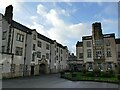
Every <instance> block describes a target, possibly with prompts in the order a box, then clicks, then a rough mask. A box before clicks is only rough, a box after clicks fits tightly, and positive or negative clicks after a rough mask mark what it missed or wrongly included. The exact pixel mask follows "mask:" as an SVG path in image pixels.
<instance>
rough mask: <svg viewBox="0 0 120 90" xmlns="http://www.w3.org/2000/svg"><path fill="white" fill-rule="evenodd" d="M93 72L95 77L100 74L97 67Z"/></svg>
mask: <svg viewBox="0 0 120 90" xmlns="http://www.w3.org/2000/svg"><path fill="white" fill-rule="evenodd" d="M93 73H94V76H96V77H99V76H100V75H101V71H100V70H99V69H95V70H94V71H93Z"/></svg>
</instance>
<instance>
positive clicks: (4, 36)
mask: <svg viewBox="0 0 120 90" xmlns="http://www.w3.org/2000/svg"><path fill="white" fill-rule="evenodd" d="M6 35H7V31H3V33H2V40H5V39H6Z"/></svg>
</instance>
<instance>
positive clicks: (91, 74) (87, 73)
mask: <svg viewBox="0 0 120 90" xmlns="http://www.w3.org/2000/svg"><path fill="white" fill-rule="evenodd" d="M86 76H88V77H94V73H93V72H86Z"/></svg>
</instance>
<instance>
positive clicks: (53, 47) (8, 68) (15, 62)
mask: <svg viewBox="0 0 120 90" xmlns="http://www.w3.org/2000/svg"><path fill="white" fill-rule="evenodd" d="M10 10H11V11H10ZM12 16H13V14H12V6H11V5H10V6H8V7H7V8H6V12H5V15H2V14H0V32H1V33H0V37H2V38H0V39H1V42H2V43H1V42H0V55H1V59H0V66H1V69H2V73H1V75H2V77H3V78H14V77H21V76H31V75H40V74H41V72H44V73H45V74H48V73H57V72H60V71H63V70H65V69H66V67H67V64H66V60H68V49H67V46H63V45H62V44H60V43H58V42H57V41H56V40H52V39H50V38H48V37H46V36H44V35H41V34H40V33H38V32H37V30H36V29H30V28H28V27H26V26H24V25H22V24H20V23H18V22H16V21H14V20H12Z"/></svg>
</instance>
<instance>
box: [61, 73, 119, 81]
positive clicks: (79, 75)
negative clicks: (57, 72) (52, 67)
mask: <svg viewBox="0 0 120 90" xmlns="http://www.w3.org/2000/svg"><path fill="white" fill-rule="evenodd" d="M62 78H65V79H68V80H72V81H99V82H110V83H119V80H118V78H117V76H114V77H95V76H88V75H87V76H86V75H85V74H82V73H80V72H74V73H73V74H72V73H70V72H67V73H65V74H64V75H62Z"/></svg>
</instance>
